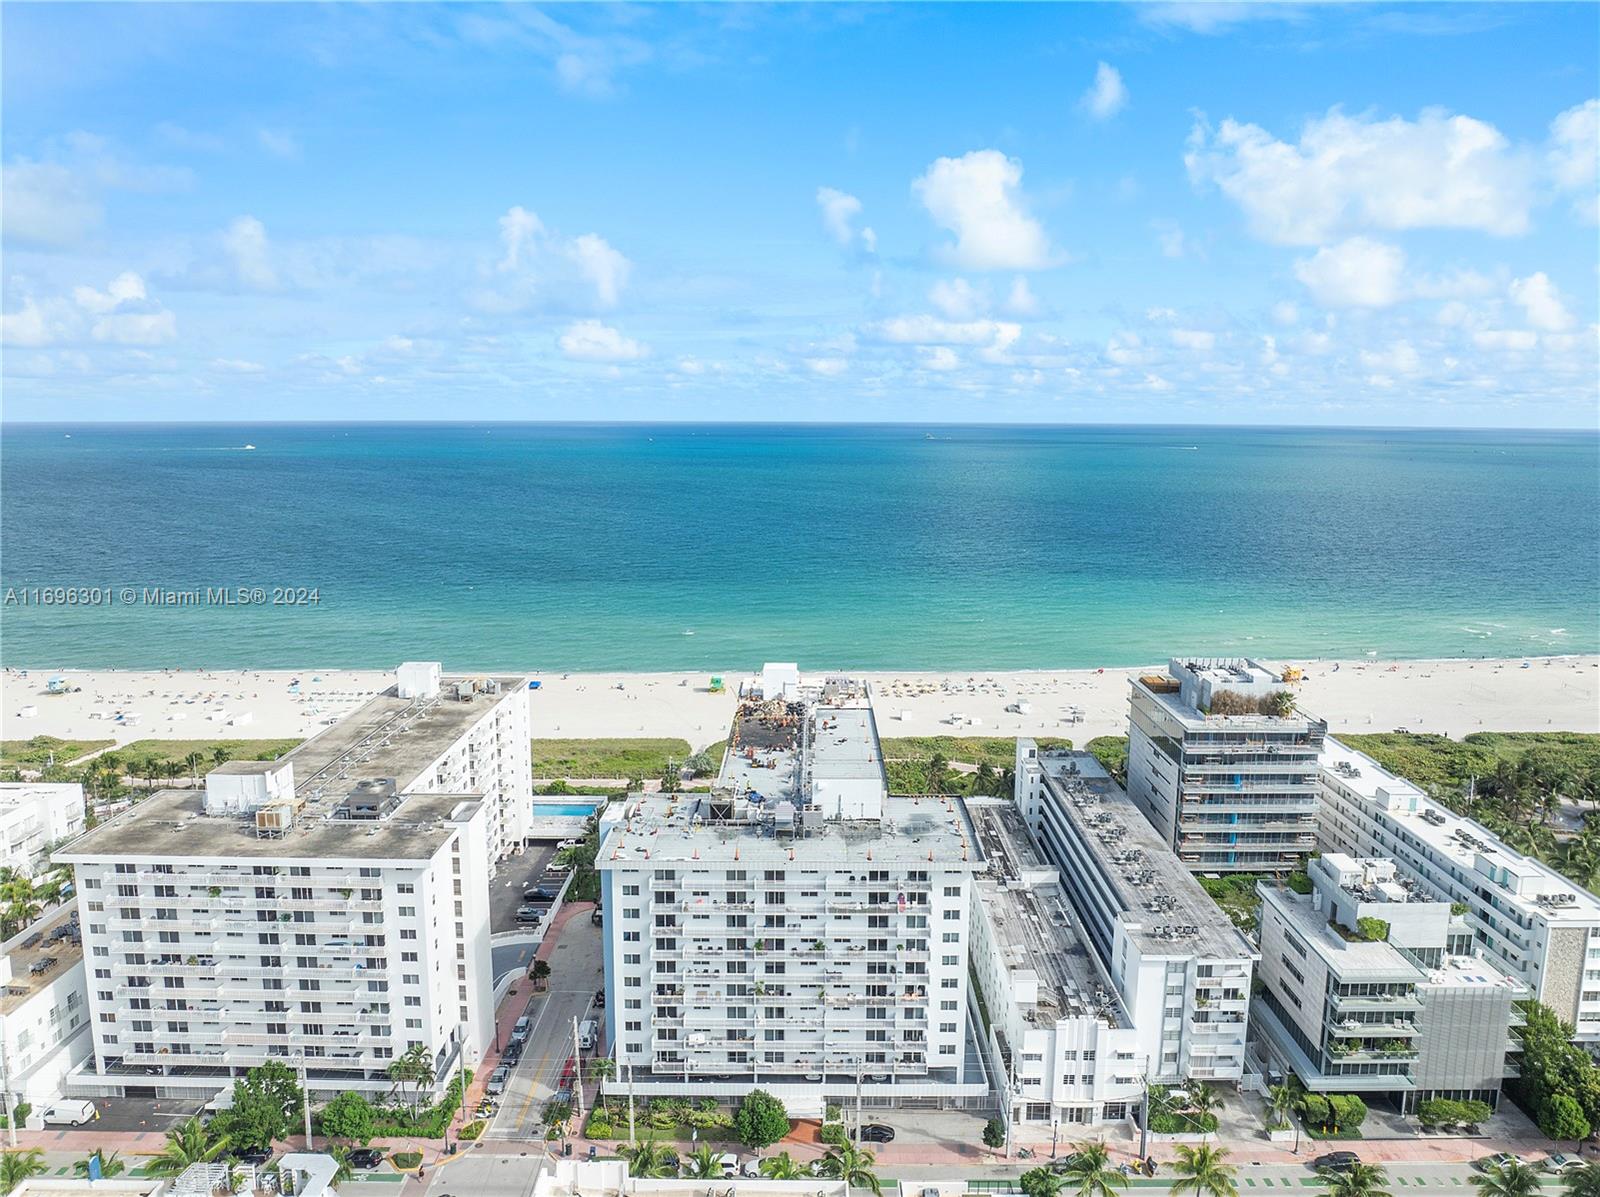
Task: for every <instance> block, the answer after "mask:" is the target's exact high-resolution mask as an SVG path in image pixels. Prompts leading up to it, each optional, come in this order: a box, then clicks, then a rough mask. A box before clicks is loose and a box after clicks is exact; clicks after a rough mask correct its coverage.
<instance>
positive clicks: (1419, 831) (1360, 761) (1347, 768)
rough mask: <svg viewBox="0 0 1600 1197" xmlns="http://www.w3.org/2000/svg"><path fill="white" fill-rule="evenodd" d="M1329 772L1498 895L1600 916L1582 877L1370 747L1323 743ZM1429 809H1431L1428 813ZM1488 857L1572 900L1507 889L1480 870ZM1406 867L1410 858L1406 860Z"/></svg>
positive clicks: (1526, 908) (1536, 909)
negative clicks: (1448, 800)
mask: <svg viewBox="0 0 1600 1197" xmlns="http://www.w3.org/2000/svg"><path fill="white" fill-rule="evenodd" d="M1320 763H1321V765H1322V772H1323V774H1324V775H1325V777H1326V778H1327V779H1328V780H1330V781H1334V782H1337V783H1338V784H1339V785H1341V786H1345V787H1347V788H1349V789H1350V790H1351V791H1352V792H1353V793H1355V794H1356V795H1357V796H1358V797H1360V798H1361V799H1363V800H1364V801H1366V802H1368V803H1370V804H1372V805H1373V806H1375V807H1377V812H1378V814H1379V815H1381V816H1383V817H1384V818H1387V819H1390V820H1392V821H1393V822H1394V823H1395V824H1396V825H1397V826H1399V827H1403V828H1405V830H1406V831H1407V832H1408V833H1409V834H1411V835H1413V836H1415V837H1416V838H1417V839H1418V840H1420V841H1421V842H1422V843H1424V844H1426V845H1428V847H1429V848H1430V849H1432V850H1433V851H1434V852H1436V853H1438V854H1439V855H1440V856H1442V857H1444V858H1445V859H1447V860H1449V861H1451V862H1452V863H1454V864H1456V865H1459V866H1460V867H1461V868H1463V869H1465V870H1466V871H1468V872H1469V873H1471V874H1472V876H1473V877H1474V878H1481V884H1487V885H1493V886H1494V890H1495V894H1496V895H1497V896H1498V897H1499V898H1501V899H1502V900H1503V901H1506V902H1509V903H1511V904H1513V905H1514V906H1516V907H1517V908H1518V909H1519V910H1521V911H1523V912H1526V913H1529V914H1538V915H1539V916H1541V917H1543V918H1546V919H1548V920H1550V921H1551V922H1561V921H1562V920H1564V919H1566V920H1571V921H1574V922H1581V923H1592V922H1594V921H1595V920H1596V919H1600V897H1596V896H1595V895H1594V894H1592V893H1590V892H1589V891H1588V890H1586V889H1584V888H1583V887H1582V886H1581V885H1579V884H1578V883H1577V882H1575V881H1573V880H1571V879H1570V878H1568V877H1564V876H1562V875H1561V874H1560V873H1558V872H1556V871H1555V870H1554V869H1552V868H1551V867H1550V866H1549V865H1547V864H1545V863H1544V862H1543V861H1541V860H1537V859H1535V858H1534V857H1531V856H1524V855H1523V854H1522V853H1521V852H1518V851H1517V850H1516V849H1515V848H1511V847H1508V846H1507V845H1506V842H1505V841H1504V840H1502V839H1501V838H1500V837H1499V836H1497V835H1495V834H1494V832H1492V831H1490V830H1489V829H1488V828H1487V827H1485V826H1484V825H1483V824H1482V823H1479V822H1477V821H1476V820H1473V819H1468V818H1464V817H1463V816H1461V815H1458V814H1456V813H1455V812H1454V811H1452V810H1450V809H1449V808H1448V807H1445V806H1441V805H1440V804H1439V803H1437V802H1435V801H1434V800H1433V799H1431V798H1429V797H1428V796H1427V794H1426V793H1424V792H1423V791H1422V790H1420V789H1418V788H1417V787H1416V786H1415V785H1413V784H1412V783H1411V782H1409V781H1407V780H1406V779H1405V778H1403V777H1397V776H1395V775H1394V774H1393V773H1390V772H1389V771H1388V770H1387V769H1385V768H1384V767H1383V766H1382V765H1380V764H1378V762H1377V761H1375V760H1373V759H1372V758H1371V757H1370V756H1368V755H1367V754H1366V753H1364V752H1360V751H1358V750H1357V749H1354V748H1352V747H1350V746H1349V745H1348V744H1345V743H1342V742H1341V741H1339V740H1337V739H1335V738H1334V737H1333V736H1329V737H1327V739H1325V740H1324V741H1323V743H1322V756H1321V758H1320ZM1380 789H1382V790H1386V791H1387V792H1388V793H1389V794H1391V795H1394V796H1397V797H1400V798H1401V799H1402V800H1403V801H1407V802H1409V801H1412V800H1414V801H1415V802H1416V809H1415V810H1406V809H1401V808H1399V807H1396V806H1387V807H1384V806H1380V805H1379V803H1378V791H1379V790H1380ZM1424 812H1431V817H1425V816H1424ZM1480 856H1484V857H1486V858H1487V859H1488V860H1489V861H1490V862H1491V863H1492V865H1493V867H1495V868H1501V869H1508V870H1510V871H1512V872H1513V873H1516V874H1517V875H1519V876H1523V877H1530V876H1531V877H1535V878H1537V884H1538V889H1539V892H1541V893H1545V894H1562V895H1565V894H1570V895H1572V901H1570V902H1564V903H1563V904H1561V905H1559V906H1557V905H1552V904H1549V903H1544V902H1539V901H1536V900H1535V898H1534V896H1533V895H1523V894H1518V893H1515V892H1513V891H1512V890H1509V889H1506V888H1505V887H1504V886H1501V885H1499V884H1498V883H1497V882H1495V881H1494V880H1493V879H1492V878H1490V877H1488V876H1485V875H1484V874H1483V873H1482V872H1480V871H1479V870H1478V867H1477V862H1478V857H1480ZM1400 868H1401V870H1402V871H1404V869H1405V865H1404V863H1403V862H1402V863H1400Z"/></svg>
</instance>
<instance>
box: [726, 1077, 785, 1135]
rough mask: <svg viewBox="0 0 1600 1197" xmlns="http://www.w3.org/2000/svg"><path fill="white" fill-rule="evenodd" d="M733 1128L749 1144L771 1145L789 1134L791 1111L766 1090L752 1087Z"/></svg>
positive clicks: (741, 1103)
mask: <svg viewBox="0 0 1600 1197" xmlns="http://www.w3.org/2000/svg"><path fill="white" fill-rule="evenodd" d="M733 1128H734V1130H735V1131H736V1132H737V1133H738V1135H739V1141H740V1142H742V1143H743V1144H744V1145H745V1146H746V1147H754V1148H756V1149H758V1150H759V1149H760V1148H762V1147H768V1146H771V1145H772V1144H773V1143H776V1142H777V1141H778V1140H779V1139H781V1138H783V1137H784V1136H785V1135H787V1134H788V1133H789V1112H788V1111H787V1110H786V1109H784V1105H783V1102H781V1101H779V1100H778V1099H777V1098H776V1097H774V1096H772V1094H770V1093H768V1092H767V1091H766V1090H765V1089H752V1090H750V1092H748V1093H746V1094H745V1095H744V1100H743V1101H741V1102H740V1103H739V1112H738V1113H736V1114H735V1115H734V1116H733Z"/></svg>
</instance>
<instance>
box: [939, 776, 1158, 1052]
mask: <svg viewBox="0 0 1600 1197" xmlns="http://www.w3.org/2000/svg"><path fill="white" fill-rule="evenodd" d="M964 808H965V811H966V814H967V816H968V818H969V819H970V821H971V825H972V827H973V831H974V834H975V836H976V838H977V841H978V844H979V846H980V852H981V855H982V862H981V865H980V868H981V872H980V874H979V877H978V885H977V900H978V901H979V902H980V903H982V905H983V911H984V913H985V915H987V916H988V919H989V922H990V924H991V925H992V926H993V927H994V931H995V938H996V941H997V942H998V944H999V948H1000V955H1001V958H1002V959H1003V960H1004V961H1005V965H1006V968H1007V969H1008V970H1009V971H1011V972H1031V973H1033V974H1034V975H1035V976H1036V977H1037V978H1038V981H1039V996H1038V1001H1037V1003H1036V1004H1035V1006H1034V1008H1033V1009H1032V1010H1030V1011H1028V1012H1027V1013H1026V1015H1025V1016H1026V1017H1027V1019H1028V1020H1029V1021H1030V1022H1032V1023H1034V1024H1036V1025H1048V1024H1051V1023H1055V1022H1057V1021H1058V1020H1060V1019H1063V1018H1073V1017H1079V1018H1085V1017H1087V1018H1098V1019H1101V1020H1102V1021H1103V1022H1105V1023H1106V1025H1108V1026H1113V1027H1119V1026H1123V1027H1125V1026H1129V1025H1131V1024H1130V1022H1129V1020H1128V1016H1127V1013H1126V1011H1124V1010H1123V1009H1122V1006H1121V1003H1120V1002H1119V1001H1118V998H1117V994H1116V989H1115V987H1114V986H1112V985H1111V983H1110V982H1109V981H1108V980H1107V979H1106V977H1104V976H1103V975H1102V974H1101V972H1100V970H1099V968H1098V966H1097V965H1096V963H1095V959H1094V956H1093V955H1092V954H1091V953H1090V952H1089V949H1088V947H1087V946H1086V945H1085V944H1084V942H1083V937H1082V934H1081V933H1080V931H1079V928H1078V924H1077V921H1076V917H1075V916H1074V914H1073V913H1072V905H1071V903H1070V901H1069V900H1068V898H1067V895H1066V893H1065V891H1064V890H1062V888H1061V886H1060V884H1059V883H1058V881H1057V879H1056V871H1055V869H1054V868H1053V867H1052V866H1051V865H1049V864H1048V863H1047V862H1046V861H1045V860H1044V859H1043V858H1042V857H1040V855H1039V852H1038V849H1036V848H1035V847H1034V844H1033V839H1032V837H1031V836H1030V835H1029V834H1028V827H1027V823H1026V822H1025V821H1024V820H1023V818H1022V814H1021V812H1019V811H1018V810H1017V808H1016V805H1015V804H1014V803H1012V802H1010V801H1008V800H1005V799H993V800H983V799H978V800H974V801H971V802H968V803H966V804H965V807H964Z"/></svg>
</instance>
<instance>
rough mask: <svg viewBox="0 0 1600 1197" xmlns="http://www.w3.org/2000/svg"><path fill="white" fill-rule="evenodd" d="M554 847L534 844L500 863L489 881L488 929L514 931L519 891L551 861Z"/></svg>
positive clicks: (533, 881) (539, 874) (532, 882)
mask: <svg viewBox="0 0 1600 1197" xmlns="http://www.w3.org/2000/svg"><path fill="white" fill-rule="evenodd" d="M555 855H556V846H555V845H554V844H536V845H534V846H533V847H532V848H529V849H528V850H527V852H525V853H524V854H523V855H521V856H510V857H507V858H506V859H505V860H503V861H501V862H500V872H499V873H498V874H496V875H495V877H494V878H493V879H492V880H491V881H490V882H489V929H490V930H491V931H514V930H516V928H517V907H518V906H521V905H522V891H523V889H524V888H526V887H527V886H529V885H533V884H534V883H536V882H537V881H538V880H539V878H540V877H541V876H542V875H543V874H544V871H545V870H546V869H547V868H549V867H550V862H551V861H553V860H554V859H555Z"/></svg>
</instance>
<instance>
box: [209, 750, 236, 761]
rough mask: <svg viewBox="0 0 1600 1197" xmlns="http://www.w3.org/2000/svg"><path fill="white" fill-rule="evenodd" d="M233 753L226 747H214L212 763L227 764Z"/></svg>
mask: <svg viewBox="0 0 1600 1197" xmlns="http://www.w3.org/2000/svg"><path fill="white" fill-rule="evenodd" d="M232 755H233V753H231V752H229V751H228V750H227V749H226V748H213V749H212V750H211V763H212V764H213V765H223V764H226V763H227V761H228V758H229V757H230V756H232Z"/></svg>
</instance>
